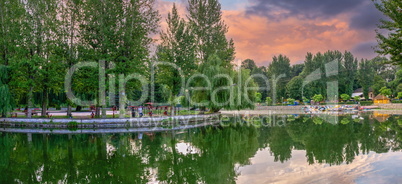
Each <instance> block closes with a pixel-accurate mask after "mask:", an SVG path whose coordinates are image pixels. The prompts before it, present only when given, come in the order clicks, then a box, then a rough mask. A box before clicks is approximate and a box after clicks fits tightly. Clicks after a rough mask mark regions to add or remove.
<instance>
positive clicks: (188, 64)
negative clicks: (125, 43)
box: [157, 4, 197, 96]
mask: <svg viewBox="0 0 402 184" xmlns="http://www.w3.org/2000/svg"><path fill="white" fill-rule="evenodd" d="M166 23H167V30H166V31H163V32H161V34H160V37H161V44H160V45H159V46H158V49H157V59H158V61H160V62H168V63H171V64H174V65H175V66H177V67H178V68H174V67H172V66H167V65H159V66H158V71H157V80H158V82H159V83H161V84H164V85H166V86H167V87H168V88H169V90H171V91H172V92H171V93H172V95H174V96H176V95H178V94H179V93H180V92H181V91H180V89H182V88H183V87H184V86H182V84H181V82H182V81H181V80H182V79H183V78H187V77H189V76H190V75H191V74H194V71H195V69H196V68H197V65H196V64H197V63H196V45H195V38H194V35H192V34H191V32H190V31H191V29H190V26H189V24H188V23H187V22H186V21H185V20H184V19H182V18H180V16H179V14H178V12H177V8H176V5H175V4H174V5H173V8H172V12H170V13H169V14H168V17H167V19H166Z"/></svg>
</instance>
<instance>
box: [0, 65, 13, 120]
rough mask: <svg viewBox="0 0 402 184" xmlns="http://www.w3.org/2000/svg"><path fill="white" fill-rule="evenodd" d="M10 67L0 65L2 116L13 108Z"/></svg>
mask: <svg viewBox="0 0 402 184" xmlns="http://www.w3.org/2000/svg"><path fill="white" fill-rule="evenodd" d="M8 81H9V77H8V69H7V67H6V66H4V65H0V116H3V117H5V116H7V113H9V112H11V111H12V110H13V107H14V106H13V99H12V95H11V93H10V89H9V87H8V84H7V83H8Z"/></svg>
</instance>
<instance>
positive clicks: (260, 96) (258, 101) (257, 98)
mask: <svg viewBox="0 0 402 184" xmlns="http://www.w3.org/2000/svg"><path fill="white" fill-rule="evenodd" d="M261 98H262V95H261V93H258V92H257V93H255V102H257V103H261Z"/></svg>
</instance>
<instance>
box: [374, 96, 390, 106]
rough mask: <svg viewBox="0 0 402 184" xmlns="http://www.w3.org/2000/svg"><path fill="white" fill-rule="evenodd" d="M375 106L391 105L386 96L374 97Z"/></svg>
mask: <svg viewBox="0 0 402 184" xmlns="http://www.w3.org/2000/svg"><path fill="white" fill-rule="evenodd" d="M374 103H375V104H389V103H391V101H390V99H389V98H388V97H386V96H384V95H377V96H376V97H374Z"/></svg>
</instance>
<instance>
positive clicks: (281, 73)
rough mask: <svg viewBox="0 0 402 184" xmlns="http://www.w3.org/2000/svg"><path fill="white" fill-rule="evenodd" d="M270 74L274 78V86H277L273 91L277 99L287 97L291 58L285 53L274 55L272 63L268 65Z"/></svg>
mask: <svg viewBox="0 0 402 184" xmlns="http://www.w3.org/2000/svg"><path fill="white" fill-rule="evenodd" d="M267 73H268V76H269V77H270V78H271V80H272V86H275V88H273V89H276V90H275V91H272V93H273V94H274V95H272V96H276V99H273V100H275V101H279V99H282V98H286V83H287V82H288V81H289V80H290V78H289V77H290V60H289V58H288V57H286V56H284V55H279V56H274V57H273V58H272V62H271V64H270V65H269V66H268V72H267Z"/></svg>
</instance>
